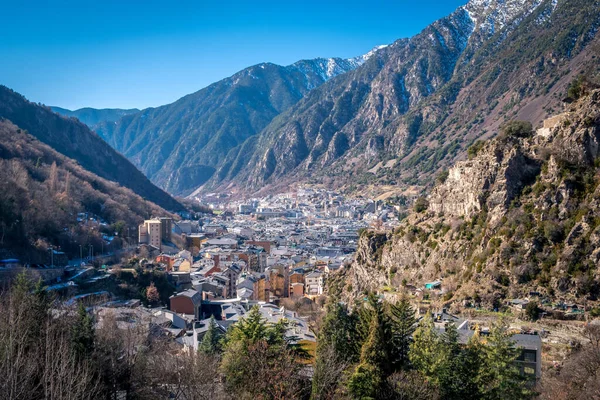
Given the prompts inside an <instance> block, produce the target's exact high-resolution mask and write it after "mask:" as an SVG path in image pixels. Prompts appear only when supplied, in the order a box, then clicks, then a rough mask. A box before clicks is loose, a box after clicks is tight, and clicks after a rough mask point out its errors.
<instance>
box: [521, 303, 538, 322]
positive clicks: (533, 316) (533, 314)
mask: <svg viewBox="0 0 600 400" xmlns="http://www.w3.org/2000/svg"><path fill="white" fill-rule="evenodd" d="M540 311H541V310H540V308H539V307H538V303H537V302H536V301H530V302H529V304H527V306H526V307H525V315H526V316H527V319H528V320H530V321H537V320H538V318H539V317H540Z"/></svg>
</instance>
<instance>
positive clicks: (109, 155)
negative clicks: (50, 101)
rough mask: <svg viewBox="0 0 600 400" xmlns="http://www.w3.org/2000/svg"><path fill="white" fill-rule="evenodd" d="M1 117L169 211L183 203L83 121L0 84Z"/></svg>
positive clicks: (180, 207)
mask: <svg viewBox="0 0 600 400" xmlns="http://www.w3.org/2000/svg"><path fill="white" fill-rule="evenodd" d="M0 117H2V118H6V119H8V120H10V121H12V122H13V123H14V124H16V125H18V126H19V127H20V128H21V129H25V130H27V131H28V132H29V133H30V134H32V135H33V136H35V137H36V138H37V139H39V140H40V141H42V142H43V143H46V144H47V145H49V146H50V147H52V148H53V149H55V150H56V151H58V152H60V153H62V154H64V155H65V156H67V157H69V158H72V159H74V160H76V161H77V162H78V163H79V164H81V166H82V167H83V168H85V169H86V170H88V171H90V172H93V173H95V174H97V175H98V176H101V177H102V178H105V179H108V180H112V181H115V182H117V183H119V184H120V185H122V186H125V187H128V188H130V189H131V190H133V191H134V192H135V193H137V194H139V195H140V196H142V197H143V198H145V199H147V200H149V201H152V202H153V203H156V204H158V205H160V206H161V207H164V208H166V209H168V210H179V209H182V206H181V205H180V204H179V203H178V202H177V201H176V200H175V199H173V198H172V197H171V196H169V195H168V194H167V193H165V192H163V191H162V190H161V189H159V188H157V187H156V186H154V185H153V184H152V183H151V182H150V181H149V180H148V179H147V178H146V177H145V176H144V175H143V174H142V173H141V172H140V171H139V170H137V169H136V168H135V167H134V166H133V165H132V164H131V163H130V162H129V161H127V159H126V158H125V157H123V156H122V155H120V154H118V153H117V152H116V151H115V150H113V149H112V148H111V147H110V146H109V145H108V144H106V142H104V141H103V140H102V139H101V138H100V137H98V135H96V134H95V133H94V132H92V131H90V130H89V128H88V127H87V126H85V125H84V124H83V123H81V122H79V121H76V120H72V119H69V118H65V117H62V116H59V115H58V114H55V113H53V112H52V111H50V109H48V108H46V107H43V106H40V105H37V104H34V103H30V102H29V101H27V100H26V99H25V98H24V97H23V96H21V95H20V94H18V93H16V92H14V91H12V90H10V89H8V88H7V87H5V86H0Z"/></svg>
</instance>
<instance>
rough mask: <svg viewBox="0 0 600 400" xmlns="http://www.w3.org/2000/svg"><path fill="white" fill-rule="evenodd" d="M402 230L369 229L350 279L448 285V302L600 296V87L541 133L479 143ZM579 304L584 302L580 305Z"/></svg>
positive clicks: (357, 286) (359, 283)
mask: <svg viewBox="0 0 600 400" xmlns="http://www.w3.org/2000/svg"><path fill="white" fill-rule="evenodd" d="M418 204H419V208H416V209H415V211H414V212H412V213H411V214H410V215H409V216H408V217H407V218H406V219H405V220H404V221H403V222H402V223H401V225H400V226H399V227H398V228H397V229H396V230H395V231H394V232H393V233H387V234H385V233H377V232H374V231H367V232H365V233H364V234H363V235H362V236H361V238H360V240H359V245H358V251H357V257H356V260H357V261H356V263H355V264H354V265H353V267H352V268H351V270H350V271H349V272H348V274H347V276H346V278H347V280H348V282H347V283H348V284H350V285H351V287H352V293H349V294H350V295H357V294H359V295H362V293H363V292H362V291H363V290H364V289H367V290H381V289H382V288H383V287H384V286H389V287H391V288H393V290H398V291H402V290H403V289H402V288H403V287H404V286H406V285H413V286H416V287H422V286H423V284H424V283H425V282H431V281H434V280H441V282H442V288H443V289H444V291H445V294H444V297H443V299H442V298H437V297H436V298H432V300H438V301H440V302H452V303H454V304H455V305H457V304H460V302H461V301H462V300H467V301H468V302H471V303H475V304H476V305H481V306H484V307H489V308H498V305H500V304H505V302H506V300H507V299H513V298H524V297H528V296H529V293H530V292H539V293H541V296H542V297H549V298H560V299H562V300H563V301H575V302H579V301H585V299H588V300H597V299H598V296H600V271H599V269H598V267H599V266H600V90H595V91H591V92H590V93H589V94H587V95H585V96H583V97H582V98H581V99H579V100H578V101H577V102H576V103H574V104H573V105H570V106H569V107H568V108H567V109H566V110H565V113H562V114H559V115H555V116H553V117H552V118H549V119H548V120H546V121H545V122H544V125H543V127H542V128H540V129H538V130H537V131H534V130H532V129H531V125H529V124H527V123H524V122H512V123H509V124H507V125H504V126H503V127H502V128H501V129H500V134H499V135H498V137H497V138H495V139H492V140H488V141H481V142H476V143H475V144H474V145H473V146H472V147H471V148H470V150H469V159H467V160H463V161H459V162H457V163H456V164H455V165H454V166H453V167H451V168H450V169H449V171H448V174H445V175H444V177H442V178H441V179H439V181H438V184H437V185H436V186H435V187H434V188H433V190H431V192H430V193H429V196H428V197H427V199H421V200H420V201H419V203H418ZM578 304H580V303H578Z"/></svg>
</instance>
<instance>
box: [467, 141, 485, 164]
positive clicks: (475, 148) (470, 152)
mask: <svg viewBox="0 0 600 400" xmlns="http://www.w3.org/2000/svg"><path fill="white" fill-rule="evenodd" d="M483 145H484V142H483V141H482V140H477V141H476V142H475V143H473V144H472V145H471V146H470V147H469V148H468V149H467V156H468V157H469V160H472V159H473V158H475V156H477V153H479V150H481V149H482V148H483Z"/></svg>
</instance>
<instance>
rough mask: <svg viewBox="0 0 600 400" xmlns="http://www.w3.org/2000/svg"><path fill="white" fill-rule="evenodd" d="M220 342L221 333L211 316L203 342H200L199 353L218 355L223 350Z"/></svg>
mask: <svg viewBox="0 0 600 400" xmlns="http://www.w3.org/2000/svg"><path fill="white" fill-rule="evenodd" d="M220 341H221V332H219V328H218V327H217V323H216V322H215V318H214V317H212V316H211V317H210V322H209V324H208V329H207V331H206V333H205V334H204V337H203V338H202V342H200V346H199V347H198V351H200V352H201V353H204V354H210V355H214V354H217V353H218V352H219V351H220V350H221V346H220Z"/></svg>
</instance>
